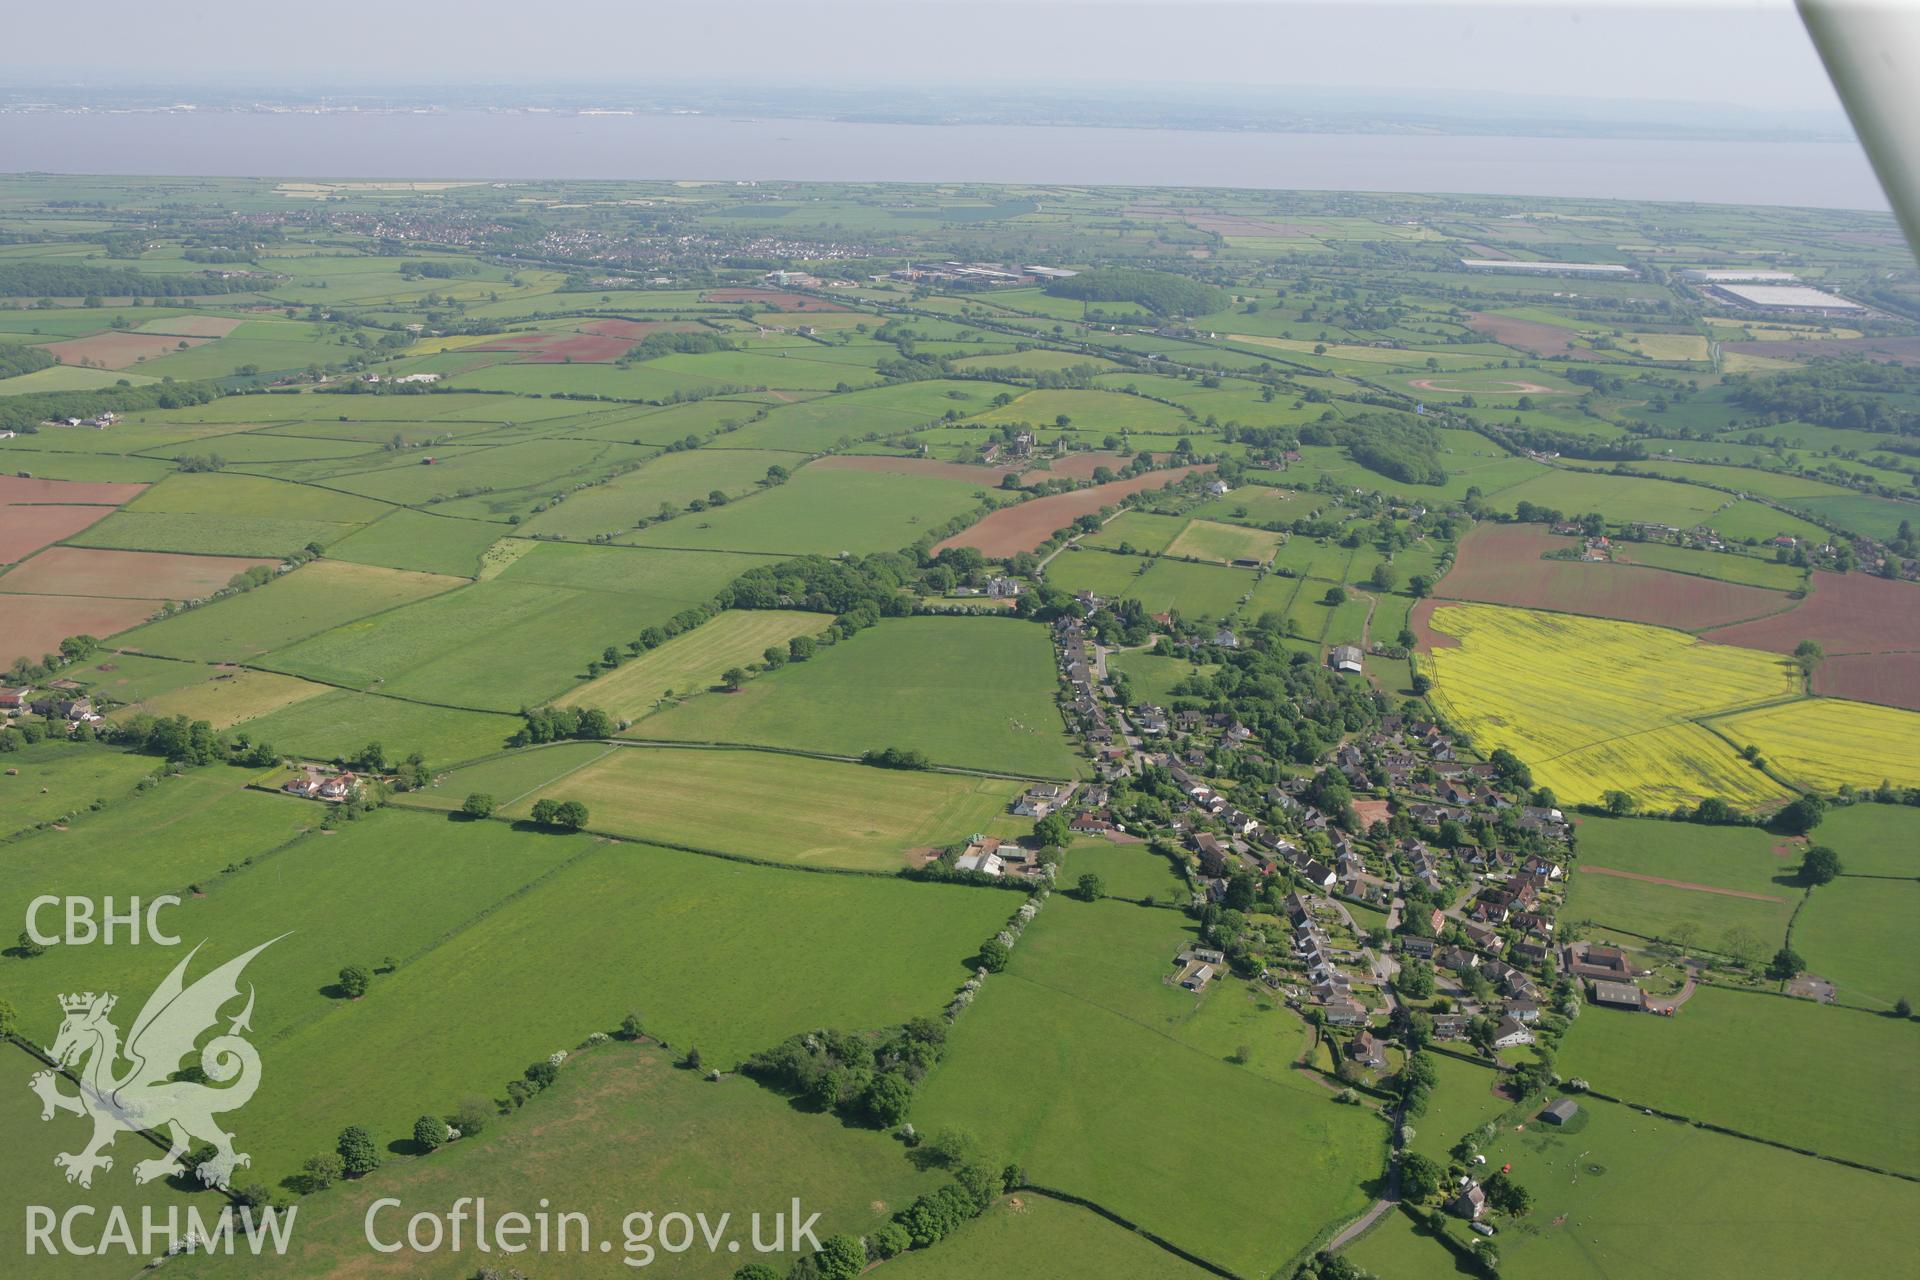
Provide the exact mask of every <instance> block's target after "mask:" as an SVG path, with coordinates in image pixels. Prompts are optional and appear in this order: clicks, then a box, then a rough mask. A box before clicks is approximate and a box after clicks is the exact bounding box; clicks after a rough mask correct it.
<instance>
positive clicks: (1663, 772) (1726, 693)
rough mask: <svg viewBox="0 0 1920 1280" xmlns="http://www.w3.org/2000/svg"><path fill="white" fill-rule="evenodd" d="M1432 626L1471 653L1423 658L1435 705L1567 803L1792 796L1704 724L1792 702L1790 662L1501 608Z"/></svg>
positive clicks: (1448, 614) (1662, 804)
mask: <svg viewBox="0 0 1920 1280" xmlns="http://www.w3.org/2000/svg"><path fill="white" fill-rule="evenodd" d="M1432 626H1433V629H1434V630H1435V631H1439V632H1442V633H1444V634H1446V635H1450V636H1452V637H1454V638H1455V639H1456V640H1457V641H1458V642H1459V644H1458V647H1449V648H1441V649H1436V650H1434V652H1433V653H1432V654H1430V655H1428V656H1427V657H1425V658H1424V659H1423V660H1422V661H1423V662H1424V664H1425V666H1426V668H1427V670H1428V672H1429V673H1430V674H1431V676H1432V678H1433V682H1434V688H1433V699H1434V703H1435V705H1436V706H1438V707H1439V709H1440V710H1441V712H1442V713H1444V714H1445V715H1446V717H1447V718H1448V719H1449V720H1450V721H1452V722H1453V724H1454V725H1455V726H1457V727H1458V728H1460V729H1463V730H1465V731H1466V732H1467V733H1468V734H1470V735H1471V736H1472V738H1473V742H1474V745H1475V746H1476V747H1478V748H1479V749H1480V750H1482V751H1491V750H1493V749H1494V748H1496V747H1506V748H1507V749H1509V750H1510V751H1512V752H1514V754H1516V755H1518V756H1519V757H1520V758H1521V759H1522V760H1524V761H1526V762H1527V764H1528V766H1529V767H1530V768H1531V769H1532V770H1533V776H1534V781H1535V783H1536V784H1537V785H1539V786H1544V787H1550V788H1552V790H1553V792H1554V794H1555V795H1556V796H1557V797H1558V798H1559V799H1561V800H1563V801H1567V802H1569V803H1573V804H1581V803H1587V802H1592V801H1597V800H1599V799H1600V798H1601V796H1602V795H1603V794H1604V793H1605V792H1607V791H1610V790H1620V791H1625V792H1628V793H1630V794H1631V795H1632V796H1633V797H1634V798H1635V799H1636V800H1638V801H1639V802H1640V804H1641V805H1642V806H1643V807H1646V808H1669V807H1671V806H1673V805H1675V804H1682V803H1691V802H1693V801H1697V800H1699V799H1701V798H1703V797H1706V796H1718V797H1720V798H1721V799H1723V800H1726V801H1728V802H1729V803H1731V804H1735V805H1739V806H1742V807H1760V806H1764V805H1768V804H1773V803H1777V802H1779V801H1782V800H1785V799H1787V798H1788V797H1789V796H1790V794H1791V793H1790V792H1788V791H1787V790H1786V789H1785V788H1784V787H1782V786H1780V784H1778V783H1776V782H1774V781H1773V780H1772V779H1771V778H1769V777H1767V776H1766V774H1764V773H1763V772H1761V771H1760V770H1758V769H1756V768H1754V767H1753V766H1752V765H1750V764H1748V763H1747V762H1746V761H1744V760H1742V759H1741V758H1740V757H1739V756H1738V755H1737V754H1736V753H1735V751H1734V750H1733V749H1732V748H1731V747H1729V746H1728V745H1727V743H1726V742H1725V741H1723V740H1722V739H1720V738H1718V737H1716V736H1715V735H1714V734H1712V733H1710V732H1709V731H1707V730H1706V729H1704V728H1702V727H1700V725H1698V724H1696V723H1694V722H1695V721H1696V720H1698V719H1700V718H1702V717H1704V716H1709V715H1714V714H1720V713H1725V712H1730V711H1734V710H1738V709H1740V708H1743V707H1750V706H1753V705H1755V704H1758V703H1765V702H1769V701H1772V700H1775V699H1780V698H1788V697H1792V696H1793V695H1794V694H1795V693H1796V692H1797V687H1798V682H1797V679H1796V676H1795V673H1794V671H1793V669H1792V666H1791V664H1790V663H1789V662H1788V661H1787V660H1786V659H1784V658H1782V657H1781V656H1780V655H1778V654H1772V653H1762V652H1760V651H1759V650H1755V649H1739V648H1735V647H1733V646H1730V645H1711V644H1705V643H1702V642H1701V641H1700V640H1698V639H1696V638H1695V637H1693V636H1690V635H1687V634H1686V633H1685V632H1680V631H1670V630H1668V629H1666V628H1664V627H1649V626H1641V625H1639V624H1637V623H1631V622H1614V621H1610V620H1608V619H1604V618H1581V617H1574V616H1572V615H1568V614H1556V613H1542V612H1538V611H1536V610H1532V609H1508V608H1503V607H1500V606H1497V605H1478V604H1470V605H1447V606H1444V607H1442V608H1440V609H1437V610H1435V612H1434V615H1433V621H1432Z"/></svg>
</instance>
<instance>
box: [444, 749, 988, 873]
mask: <svg viewBox="0 0 1920 1280" xmlns="http://www.w3.org/2000/svg"><path fill="white" fill-rule="evenodd" d="M542 754H546V753H542ZM498 767H499V766H491V765H490V766H483V768H485V769H497V768H498ZM543 767H550V766H544V765H543ZM488 785H492V784H486V783H484V782H482V781H476V782H474V783H472V784H469V783H468V782H467V781H466V779H465V776H464V774H462V773H456V774H455V775H454V776H453V777H451V778H449V779H448V780H447V781H446V782H445V783H444V784H443V785H442V786H441V788H440V789H439V794H440V796H441V797H442V802H443V803H447V804H458V803H459V801H460V799H461V798H462V797H464V796H465V795H466V794H467V792H469V791H473V790H486V789H487V787H488ZM1019 789H1020V788H1019V784H1018V783H1015V782H1003V781H998V780H995V779H991V778H970V777H965V776H961V775H956V774H945V773H911V772H903V771H901V770H894V769H875V768H871V767H868V766H866V765H857V764H844V763H841V762H838V761H833V760H815V759H812V758H809V757H806V756H789V755H780V754H778V753H774V752H764V751H715V750H705V749H672V748H655V747H621V748H614V749H612V750H610V751H607V752H606V753H605V754H604V755H601V756H598V757H595V758H593V759H591V760H587V761H583V762H580V763H579V764H578V765H577V766H576V767H575V768H574V769H573V771H571V772H566V773H563V774H561V775H559V776H557V777H555V778H554V779H553V780H552V781H550V782H548V783H546V784H544V785H540V786H537V788H536V789H535V790H532V791H530V792H526V793H524V794H522V795H520V797H519V798H518V799H516V800H514V801H513V802H512V803H511V804H508V803H507V800H508V799H509V797H508V795H506V794H497V793H496V799H498V800H499V801H500V802H501V803H502V805H503V812H504V813H505V815H506V816H508V817H512V818H524V817H526V816H527V814H528V812H529V811H531V809H532V807H533V803H534V801H536V800H538V799H542V798H552V799H556V800H581V801H583V802H585V803H586V805H587V807H588V809H589V810H590V811H591V814H592V819H591V825H592V827H593V828H594V829H595V830H597V831H607V832H613V833H615V834H618V835H624V836H630V837H632V838H634V839H638V840H655V841H660V842H662V843H665V844H673V845H688V846H691V847H694V848H698V849H712V850H715V851H718V852H721V853H731V854H739V855H741V856H744V857H749V858H761V859H765V860H766V861H769V862H793V863H801V864H804V865H808V866H825V867H844V868H849V869H852V870H856V871H893V870H896V869H898V868H900V867H904V866H907V865H909V864H910V863H916V862H917V860H915V859H909V858H908V856H907V855H908V852H909V851H910V850H915V849H927V848H930V847H933V846H938V845H947V844H957V843H961V842H963V841H965V840H966V839H967V837H968V836H970V835H972V834H974V833H975V832H977V831H980V830H981V829H982V828H984V827H986V826H987V825H988V824H989V823H990V822H992V821H993V819H995V818H996V817H998V816H999V815H1000V814H1002V813H1004V812H1005V811H1006V807H1007V805H1008V804H1010V803H1011V802H1012V800H1013V798H1014V796H1015V795H1016V794H1018V792H1019ZM748 796H751V797H752V800H751V802H750V803H739V802H738V801H736V800H732V799H730V797H748Z"/></svg>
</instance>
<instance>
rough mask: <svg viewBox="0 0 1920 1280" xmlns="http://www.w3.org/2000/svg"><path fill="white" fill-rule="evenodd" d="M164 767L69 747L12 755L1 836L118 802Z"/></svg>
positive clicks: (4, 783)
mask: <svg viewBox="0 0 1920 1280" xmlns="http://www.w3.org/2000/svg"><path fill="white" fill-rule="evenodd" d="M164 764H165V762H164V761H160V760H155V759H153V758H151V757H148V756H140V755H134V754H132V753H131V752H126V751H113V750H108V749H106V748H87V747H81V746H76V745H74V744H71V743H65V742H42V743H38V744H36V745H34V746H26V747H21V748H20V749H19V750H17V751H11V752H8V753H7V754H6V757H5V761H4V766H0V836H7V835H11V834H13V833H14V832H16V831H21V830H25V829H26V828H28V827H31V826H35V825H37V824H39V823H42V822H51V821H53V820H54V819H56V818H64V817H65V816H67V815H68V814H70V813H75V812H77V811H79V810H82V809H86V808H87V807H89V806H90V805H92V804H93V803H94V802H95V801H97V800H99V801H109V800H118V799H120V798H121V797H122V796H124V795H126V793H127V792H128V791H130V790H132V788H133V785H134V784H135V783H137V782H139V781H140V779H142V778H144V777H146V776H147V775H148V774H150V773H155V772H158V771H159V769H160V768H161V767H162V766H163V765H164ZM8 770H17V771H18V772H11V773H10V772H7V771H8Z"/></svg>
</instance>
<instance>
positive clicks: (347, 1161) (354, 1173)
mask: <svg viewBox="0 0 1920 1280" xmlns="http://www.w3.org/2000/svg"><path fill="white" fill-rule="evenodd" d="M335 1149H336V1150H337V1151H339V1153H340V1160H341V1163H342V1164H343V1165H344V1166H345V1171H346V1175H347V1176H348V1177H349V1178H358V1177H361V1176H363V1175H365V1174H369V1173H372V1172H373V1171H374V1170H375V1169H378V1168H379V1167H380V1150H379V1148H378V1147H376V1146H374V1144H373V1135H372V1134H371V1133H368V1132H367V1131H366V1130H365V1129H364V1128H362V1127H361V1126H359V1125H357V1124H350V1125H348V1126H347V1127H346V1128H344V1129H342V1130H341V1131H340V1141H339V1143H338V1144H337V1145H336V1147H335Z"/></svg>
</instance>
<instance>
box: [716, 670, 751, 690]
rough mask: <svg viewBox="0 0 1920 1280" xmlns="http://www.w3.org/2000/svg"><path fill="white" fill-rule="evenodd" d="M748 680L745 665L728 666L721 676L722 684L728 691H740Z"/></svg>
mask: <svg viewBox="0 0 1920 1280" xmlns="http://www.w3.org/2000/svg"><path fill="white" fill-rule="evenodd" d="M746 682H747V669H746V668H745V667H728V668H727V669H726V670H725V671H724V672H722V673H721V676H720V686H721V687H722V688H724V689H725V690H726V691H727V692H728V693H738V692H740V686H741V685H743V684H745V683H746Z"/></svg>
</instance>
